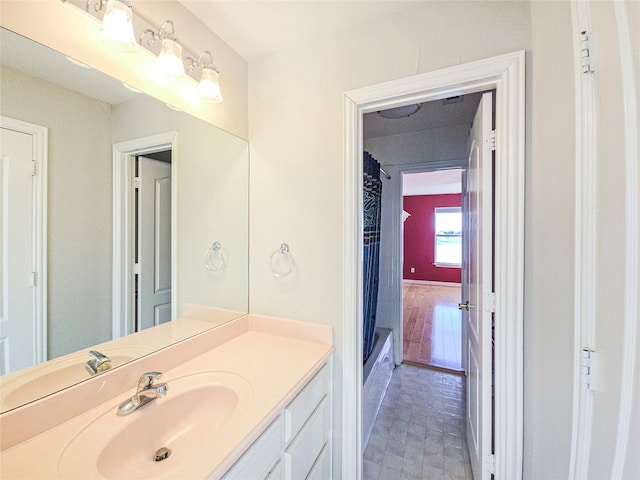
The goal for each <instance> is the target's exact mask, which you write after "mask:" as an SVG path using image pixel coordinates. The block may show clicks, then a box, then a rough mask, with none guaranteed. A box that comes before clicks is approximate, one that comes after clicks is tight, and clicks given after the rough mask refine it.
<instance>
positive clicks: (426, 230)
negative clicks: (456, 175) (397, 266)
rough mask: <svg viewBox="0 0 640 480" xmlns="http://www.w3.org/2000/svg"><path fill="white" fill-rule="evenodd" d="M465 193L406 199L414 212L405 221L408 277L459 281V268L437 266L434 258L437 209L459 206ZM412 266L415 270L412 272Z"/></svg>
mask: <svg viewBox="0 0 640 480" xmlns="http://www.w3.org/2000/svg"><path fill="white" fill-rule="evenodd" d="M460 206H462V195H461V194H459V193H455V194H448V195H415V196H407V197H404V198H403V209H404V211H405V212H408V213H410V214H411V216H410V217H409V218H407V220H406V221H405V222H404V265H403V270H402V271H403V278H404V279H405V280H430V281H432V282H452V283H460V279H461V271H460V268H449V267H436V266H435V265H434V264H433V261H434V235H435V218H434V217H435V209H436V208H438V207H460ZM411 267H413V268H415V273H411Z"/></svg>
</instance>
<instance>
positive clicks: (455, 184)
mask: <svg viewBox="0 0 640 480" xmlns="http://www.w3.org/2000/svg"><path fill="white" fill-rule="evenodd" d="M460 192H462V170H460V169H456V170H439V171H435V172H422V173H405V174H403V175H402V195H404V196H409V195H442V194H447V193H460Z"/></svg>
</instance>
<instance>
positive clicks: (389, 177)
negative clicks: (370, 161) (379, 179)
mask: <svg viewBox="0 0 640 480" xmlns="http://www.w3.org/2000/svg"><path fill="white" fill-rule="evenodd" d="M380 173H381V174H383V175H384V176H385V177H387V178H388V179H389V180H391V175H389V174H388V173H387V172H385V171H384V168H382V167H380Z"/></svg>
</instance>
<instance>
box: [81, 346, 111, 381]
mask: <svg viewBox="0 0 640 480" xmlns="http://www.w3.org/2000/svg"><path fill="white" fill-rule="evenodd" d="M89 356H90V357H91V360H89V361H88V362H87V363H86V364H85V368H86V369H87V371H88V372H89V373H90V374H91V375H95V374H97V373H100V372H104V371H105V370H109V369H110V368H111V359H110V358H109V357H107V356H106V355H103V354H102V353H100V352H98V351H97V350H91V351H90V352H89Z"/></svg>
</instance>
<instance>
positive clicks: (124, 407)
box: [118, 372, 169, 415]
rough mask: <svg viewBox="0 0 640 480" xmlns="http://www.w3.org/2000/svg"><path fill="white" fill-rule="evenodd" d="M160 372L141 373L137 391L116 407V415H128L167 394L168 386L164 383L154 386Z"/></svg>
mask: <svg viewBox="0 0 640 480" xmlns="http://www.w3.org/2000/svg"><path fill="white" fill-rule="evenodd" d="M160 378H162V374H161V373H160V372H147V373H143V374H142V375H141V376H140V380H138V390H137V391H136V394H135V395H134V396H133V397H131V398H129V399H128V400H125V401H124V402H122V403H121V404H120V406H119V407H118V415H129V414H130V413H132V412H135V411H136V410H139V409H141V408H142V407H144V406H145V405H147V404H149V403H151V402H153V401H154V400H155V399H156V398H162V397H164V396H165V395H166V394H167V390H168V389H169V385H167V384H166V383H159V384H155V383H154V381H155V380H160Z"/></svg>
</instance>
